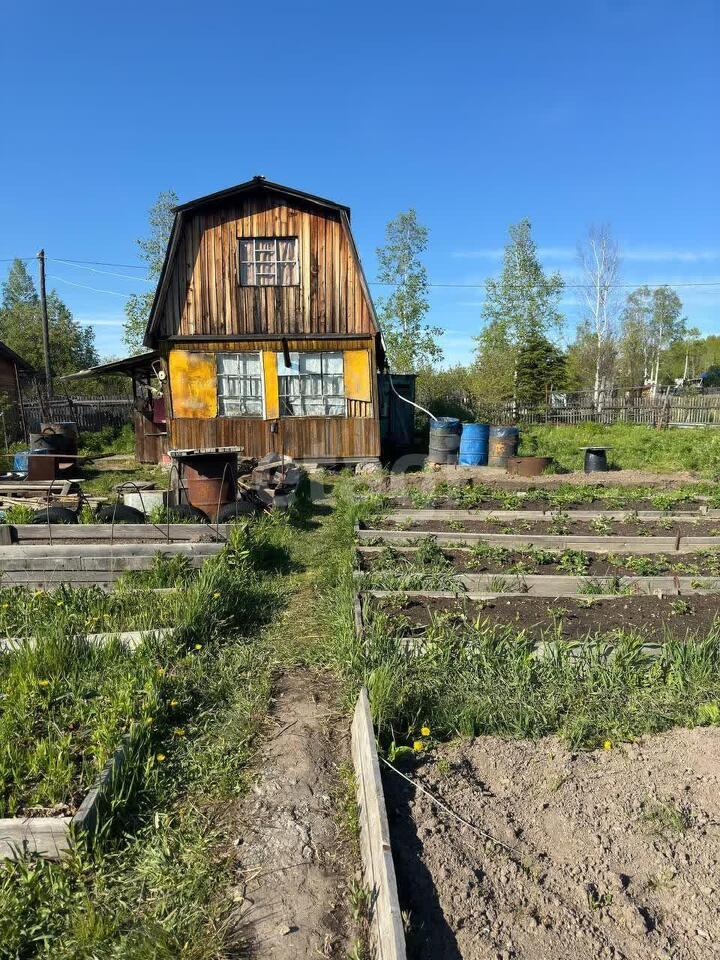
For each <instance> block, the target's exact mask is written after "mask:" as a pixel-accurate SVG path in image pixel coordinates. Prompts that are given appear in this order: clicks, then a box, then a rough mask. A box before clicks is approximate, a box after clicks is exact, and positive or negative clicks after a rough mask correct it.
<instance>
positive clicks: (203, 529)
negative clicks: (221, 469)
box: [11, 523, 232, 544]
mask: <svg viewBox="0 0 720 960" xmlns="http://www.w3.org/2000/svg"><path fill="white" fill-rule="evenodd" d="M11 529H15V530H16V531H17V539H18V542H19V543H33V542H36V541H47V540H48V527H47V524H34V523H22V524H17V525H16V526H15V527H14V528H11ZM231 529H232V524H229V523H221V524H219V525H218V526H215V525H214V524H209V523H171V524H169V525H168V524H163V523H158V524H154V523H116V524H115V525H114V526H113V525H112V524H109V523H78V524H75V523H68V524H64V523H54V524H52V530H51V535H52V540H53V543H54V544H56V543H62V542H64V541H68V540H88V541H92V540H96V541H98V542H104V541H106V540H107V541H110V540H114V541H116V542H122V541H132V540H153V541H155V540H157V541H160V542H163V541H164V542H166V543H167V541H168V537H169V539H170V541H171V542H175V543H179V542H182V541H203V540H216V539H217V540H223V541H224V540H227V538H228V536H229V534H230V530H231Z"/></svg>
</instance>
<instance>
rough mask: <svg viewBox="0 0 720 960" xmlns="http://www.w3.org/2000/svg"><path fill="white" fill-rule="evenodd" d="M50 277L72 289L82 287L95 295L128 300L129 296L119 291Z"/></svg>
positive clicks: (54, 276)
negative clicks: (106, 295) (100, 294)
mask: <svg viewBox="0 0 720 960" xmlns="http://www.w3.org/2000/svg"><path fill="white" fill-rule="evenodd" d="M48 277H49V278H50V279H51V280H59V281H60V283H68V284H70V286H71V287H82V289H83V290H92V291H93V293H108V294H111V295H112V296H113V297H123V299H127V298H128V296H129V294H127V293H120V291H119V290H101V289H100V287H89V286H88V285H87V284H86V283H75V281H74V280H68V279H67V278H66V277H58V276H57V274H52V273H49V274H48Z"/></svg>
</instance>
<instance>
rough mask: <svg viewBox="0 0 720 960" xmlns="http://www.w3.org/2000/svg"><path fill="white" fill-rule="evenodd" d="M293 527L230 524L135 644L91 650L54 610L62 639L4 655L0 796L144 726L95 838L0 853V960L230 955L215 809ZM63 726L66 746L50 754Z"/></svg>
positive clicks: (260, 689) (84, 776)
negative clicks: (215, 549)
mask: <svg viewBox="0 0 720 960" xmlns="http://www.w3.org/2000/svg"><path fill="white" fill-rule="evenodd" d="M300 539H301V538H300V537H298V533H297V530H296V529H295V528H293V526H292V524H291V523H290V522H288V521H286V520H280V521H278V520H268V521H267V522H266V521H265V520H261V521H260V522H259V523H257V524H255V525H254V526H253V528H252V529H251V530H250V529H246V528H244V527H243V526H242V525H239V526H238V529H237V530H236V531H234V533H233V537H232V538H231V543H230V545H229V547H228V548H227V549H226V550H225V551H223V553H222V554H221V555H219V556H218V557H217V558H212V559H211V560H209V561H208V562H207V563H206V564H205V565H204V567H203V569H202V571H201V572H200V575H199V577H198V580H197V583H196V584H192V585H190V586H189V587H188V588H187V589H186V590H185V591H183V592H182V593H181V595H180V598H179V600H178V599H177V598H176V600H175V606H176V608H177V609H176V616H177V618H178V619H179V620H180V625H181V626H182V630H181V633H180V635H179V636H178V637H176V638H174V639H173V640H172V641H169V640H166V641H163V642H160V641H152V642H146V643H145V644H144V645H143V646H142V647H141V648H140V649H139V650H138V651H137V652H136V653H134V654H130V653H128V652H126V651H124V650H123V649H122V648H119V647H116V646H111V647H109V648H106V649H102V650H99V649H94V650H90V649H88V648H86V647H84V646H83V645H82V644H78V643H77V642H74V641H69V640H68V639H67V635H68V629H69V626H68V624H67V623H62V624H58V627H57V639H55V638H54V637H53V638H48V639H47V641H45V642H43V643H42V644H40V645H39V646H37V647H36V648H35V649H34V650H32V651H30V650H25V651H23V652H22V653H21V654H17V653H13V654H8V655H6V656H5V657H3V658H2V660H1V661H0V665H1V666H2V669H3V670H4V671H12V677H11V680H12V682H11V683H10V682H3V684H2V686H1V687H0V694H2V697H0V717H2V722H3V723H4V724H6V726H5V727H4V728H3V732H4V734H5V736H3V738H2V740H1V741H0V742H1V743H2V744H3V747H2V748H0V750H4V751H5V752H4V756H5V758H6V759H7V757H8V753H7V748H6V744H7V743H8V742H9V741H10V740H12V741H16V742H17V749H16V750H15V748H13V749H14V750H15V753H14V754H13V755H12V762H13V767H12V771H13V778H12V781H10V778H9V777H6V779H5V781H0V782H2V787H0V795H2V796H3V797H7V796H10V795H12V796H13V797H21V798H22V802H23V803H29V802H34V801H35V800H36V799H42V801H43V802H46V803H51V802H53V801H56V800H58V799H59V800H62V799H63V798H66V797H67V796H68V795H72V796H74V793H73V790H75V791H77V789H78V787H79V786H80V785H83V786H84V784H85V782H87V780H88V779H89V777H90V775H91V773H92V772H93V771H94V770H95V769H96V768H97V766H98V764H99V763H100V762H101V754H102V751H103V750H105V751H106V750H108V749H111V748H112V746H113V745H114V743H115V742H116V738H117V737H118V736H119V735H121V734H122V733H123V732H125V731H128V730H130V729H133V728H134V729H136V730H142V731H143V732H144V736H145V738H146V739H145V740H144V741H143V742H142V743H141V744H140V748H139V749H138V751H137V752H136V757H135V760H134V763H133V764H132V766H131V769H129V770H128V771H127V777H128V778H129V779H130V781H131V783H132V790H130V789H129V788H128V790H127V791H126V803H125V804H123V805H122V806H117V807H116V809H114V810H113V811H112V816H111V818H110V821H109V823H108V825H107V827H106V829H105V831H104V835H103V837H102V842H101V843H100V844H97V845H92V846H90V847H87V848H85V847H84V846H79V847H78V848H77V849H76V850H75V852H74V853H73V855H72V856H71V857H70V858H68V859H67V860H65V861H63V862H61V863H58V864H54V863H48V862H43V861H27V862H21V863H15V864H11V863H0V957H2V958H3V960H4V958H17V957H22V958H38V960H40V958H41V960H50V958H52V960H71V958H72V960H91V958H92V960H94V958H97V957H103V958H117V960H120V958H123V960H125V958H129V960H151V958H157V957H159V958H167V960H170V958H173V960H176V958H181V960H211V958H218V957H225V956H229V955H233V956H235V955H238V950H239V949H240V944H239V942H238V934H237V931H235V930H233V929H231V928H230V927H229V926H228V923H227V920H228V912H229V907H230V906H231V904H229V903H228V898H227V895H226V892H225V891H226V890H227V888H228V887H229V886H230V885H232V883H233V879H234V877H233V871H232V857H231V855H230V852H229V850H230V845H229V843H228V832H229V831H230V830H233V831H234V830H236V829H237V826H236V825H232V826H229V824H228V823H226V822H225V821H224V819H223V817H224V816H226V815H227V813H228V812H232V801H233V799H234V798H235V797H237V796H238V795H240V794H242V793H243V792H244V791H245V790H246V789H247V786H248V783H249V777H250V764H251V762H252V760H253V758H254V755H255V749H256V741H257V736H258V733H259V730H260V725H261V723H262V720H263V718H264V716H265V711H266V705H267V700H268V696H269V691H270V684H271V677H272V671H273V668H274V664H275V662H276V660H275V652H274V651H275V648H274V645H273V643H271V642H270V641H269V639H268V630H269V629H270V628H269V625H270V624H272V623H274V622H275V618H276V617H277V614H278V611H279V610H280V609H281V608H282V607H283V605H284V604H285V603H286V602H287V599H288V596H289V594H290V592H291V589H292V588H291V587H290V586H289V585H288V578H287V569H288V564H289V562H290V561H289V554H290V553H291V551H292V550H293V549H295V546H296V545H297V548H298V549H299V550H302V547H303V546H304V543H298V542H297V541H298V540H300ZM131 596H132V595H131ZM137 602H138V600H137V597H136V603H137ZM8 609H9V608H8ZM73 623H74V621H73ZM6 676H9V674H6ZM105 678H106V679H105ZM41 680H47V681H48V683H47V685H45V684H44V683H43V684H42V685H40V681H41ZM149 717H152V723H149V724H147V723H145V722H144V721H146V720H147V719H148V718H149ZM38 734H39V736H38ZM68 737H69V738H70V741H71V746H70V750H69V753H68V754H67V756H66V755H65V754H62V753H60V754H58V748H59V747H62V746H64V744H65V743H66V741H67V738H68ZM42 742H45V743H47V749H44V750H42V751H41V752H40V754H38V755H36V752H37V749H38V745H39V744H40V743H42ZM96 744H97V746H95V745H96ZM90 747H92V749H90ZM58 755H59V756H60V758H61V760H63V763H56V764H54V761H53V757H55V756H58ZM33 764H34V766H32V775H31V772H30V767H31V765H33ZM56 771H57V772H56ZM70 780H72V781H73V783H74V787H73V786H67V784H68V782H69V781H70ZM6 802H7V801H6ZM233 835H234V834H233Z"/></svg>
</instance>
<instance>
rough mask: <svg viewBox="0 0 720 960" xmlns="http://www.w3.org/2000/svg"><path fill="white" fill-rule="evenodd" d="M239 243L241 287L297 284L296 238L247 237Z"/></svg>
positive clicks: (289, 285) (298, 267)
mask: <svg viewBox="0 0 720 960" xmlns="http://www.w3.org/2000/svg"><path fill="white" fill-rule="evenodd" d="M239 242H240V283H241V284H242V286H243V287H292V286H296V285H297V284H298V283H300V265H299V263H298V241H297V237H250V238H249V239H245V238H242V239H241V240H240V241H239Z"/></svg>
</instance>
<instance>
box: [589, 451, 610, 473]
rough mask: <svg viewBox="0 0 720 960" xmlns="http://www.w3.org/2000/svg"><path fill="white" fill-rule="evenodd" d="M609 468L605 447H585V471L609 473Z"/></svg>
mask: <svg viewBox="0 0 720 960" xmlns="http://www.w3.org/2000/svg"><path fill="white" fill-rule="evenodd" d="M608 469H609V468H608V462H607V450H606V448H605V447H586V448H585V473H607V471H608Z"/></svg>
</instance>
